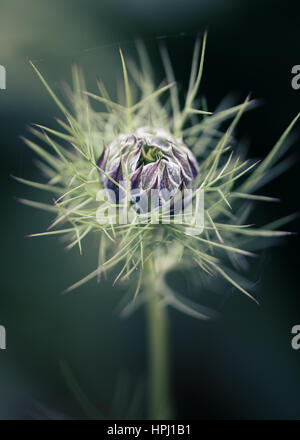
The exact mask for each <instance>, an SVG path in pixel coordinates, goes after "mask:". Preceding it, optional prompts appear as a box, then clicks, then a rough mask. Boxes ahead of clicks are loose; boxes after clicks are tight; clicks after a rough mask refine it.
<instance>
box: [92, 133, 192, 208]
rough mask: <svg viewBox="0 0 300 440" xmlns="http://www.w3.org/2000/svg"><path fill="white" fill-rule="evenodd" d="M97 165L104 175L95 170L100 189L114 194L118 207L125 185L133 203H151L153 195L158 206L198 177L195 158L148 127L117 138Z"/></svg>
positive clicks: (175, 142)
mask: <svg viewBox="0 0 300 440" xmlns="http://www.w3.org/2000/svg"><path fill="white" fill-rule="evenodd" d="M97 165H98V167H99V168H100V169H101V170H103V171H104V172H105V174H104V173H102V172H101V171H100V170H99V175H100V180H101V182H102V184H103V186H104V187H105V188H107V189H110V190H113V191H114V193H115V195H116V200H117V202H118V203H120V201H121V200H122V198H123V197H124V196H125V191H124V190H122V188H124V186H125V187H126V186H127V187H128V184H129V186H130V188H129V190H130V193H131V194H134V198H135V200H137V201H140V200H141V199H146V198H147V199H148V200H150V198H151V197H152V199H153V196H152V194H153V192H154V193H156V194H157V203H158V204H159V205H160V206H162V205H163V204H164V203H165V202H169V201H172V199H174V197H175V196H176V195H177V194H178V193H179V192H181V191H183V190H184V189H185V188H186V187H187V186H188V184H189V183H190V182H191V181H193V179H194V178H195V177H196V176H197V174H198V173H199V168H198V164H197V161H196V158H195V156H194V155H193V153H192V152H191V150H190V149H189V148H188V147H187V146H186V145H185V144H184V143H183V141H182V140H181V139H176V138H173V137H172V136H171V135H170V134H169V133H168V132H167V131H165V130H162V129H153V128H149V127H142V128H139V129H138V130H136V131H135V132H134V133H132V134H130V135H123V134H120V135H119V136H118V137H117V138H116V139H115V140H113V142H111V144H109V145H108V146H106V147H105V148H104V150H103V153H102V155H101V157H100V158H99V160H98V162H97ZM108 176H109V177H110V179H111V180H110V179H109V177H108ZM127 189H128V188H127ZM151 190H152V191H151ZM150 192H151V195H150Z"/></svg>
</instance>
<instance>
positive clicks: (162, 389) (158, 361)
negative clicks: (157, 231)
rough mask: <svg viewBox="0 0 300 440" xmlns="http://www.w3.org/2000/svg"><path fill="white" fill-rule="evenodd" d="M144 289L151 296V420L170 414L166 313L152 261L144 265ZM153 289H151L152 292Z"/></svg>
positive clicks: (148, 307)
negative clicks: (148, 290)
mask: <svg viewBox="0 0 300 440" xmlns="http://www.w3.org/2000/svg"><path fill="white" fill-rule="evenodd" d="M144 270H145V275H146V277H145V278H146V282H147V288H148V289H149V288H151V296H150V297H149V299H148V302H147V321H148V337H149V395H150V401H149V416H150V419H153V420H159V419H170V418H171V417H172V410H171V398H170V372H169V366H170V365H169V343H168V342H169V341H168V320H167V318H168V316H167V313H166V309H165V306H164V305H162V304H161V303H160V298H159V295H158V293H159V292H158V291H157V290H158V285H157V280H156V274H155V273H154V268H153V265H152V262H151V261H150V262H148V263H147V265H146V267H145V269H144ZM153 290H154V292H153Z"/></svg>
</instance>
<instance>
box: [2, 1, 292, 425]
mask: <svg viewBox="0 0 300 440" xmlns="http://www.w3.org/2000/svg"><path fill="white" fill-rule="evenodd" d="M299 12H300V8H299V5H298V4H297V2H293V1H289V2H282V1H278V0H273V1H270V0H265V1H264V2H261V1H258V0H252V1H249V0H248V1H241V0H226V1H225V0H198V1H193V0H177V1H176V2H174V1H171V0H152V1H139V0H110V1H107V2H106V1H92V0H85V1H83V0H73V1H66V0H64V1H58V0H53V1H51V2H49V1H45V0H39V1H38V0H27V1H26V2H24V1H21V0H1V6H0V64H1V65H4V66H5V67H6V70H7V90H1V91H0V114H1V119H0V127H1V128H0V130H1V137H0V143H1V160H0V167H1V172H0V179H1V196H2V205H1V216H0V221H1V266H0V267H1V284H0V289H1V293H0V324H2V325H4V326H5V327H6V330H7V349H6V350H1V351H0V419H18V418H22V419H32V418H34V419H36V418H72V419H82V418H88V417H97V416H99V414H98V413H97V411H100V412H101V413H103V414H104V415H105V417H109V418H112V417H116V418H122V417H123V416H124V412H123V407H124V405H125V407H128V405H129V403H130V402H132V400H133V398H134V396H135V395H136V392H137V391H138V388H139V386H140V385H141V389H143V381H144V380H145V378H146V376H145V371H146V360H147V347H146V342H147V341H146V332H145V320H144V310H143V309H140V310H139V311H138V312H136V313H135V314H134V315H133V316H132V317H130V318H129V319H127V320H121V319H120V318H119V316H118V313H117V310H118V308H117V306H118V304H119V300H120V297H121V296H122V295H123V294H124V292H125V287H122V288H120V289H113V288H112V287H111V283H110V282H109V281H103V283H102V284H100V285H96V283H90V284H87V285H86V286H85V287H83V288H81V289H79V290H78V291H75V292H74V293H72V294H70V295H66V296H61V295H60V292H61V291H62V290H63V289H64V288H65V287H67V286H68V285H69V284H71V283H72V282H73V281H74V280H77V279H79V277H80V276H81V275H82V276H83V275H85V274H87V273H88V271H90V270H91V269H93V262H94V253H95V249H94V243H93V242H92V241H90V242H89V244H86V246H85V248H84V253H85V255H84V256H82V257H80V256H79V255H78V252H77V251H75V250H74V251H73V252H70V253H67V252H66V251H65V250H64V248H63V245H62V244H61V243H60V242H59V241H58V240H56V239H52V238H43V239H42V238H41V239H26V238H24V237H25V235H26V234H27V233H30V232H37V231H42V230H44V229H45V228H46V226H47V225H48V222H49V220H50V217H49V216H48V214H46V213H43V212H40V211H36V210H33V209H31V208H29V207H24V206H22V205H20V204H18V203H17V202H16V201H15V199H14V197H15V196H22V197H26V198H29V199H31V198H32V199H34V198H35V199H39V198H40V197H44V196H43V195H40V194H39V193H38V191H35V190H33V189H30V188H26V187H23V186H21V185H19V184H18V183H16V182H14V181H13V180H12V179H11V178H10V174H14V175H18V176H21V177H23V178H29V179H34V178H38V177H39V173H38V171H37V169H36V167H35V165H34V157H33V155H32V153H31V152H30V151H29V150H28V149H27V148H26V147H25V146H24V145H23V144H22V142H21V140H20V139H19V135H21V134H24V133H25V132H26V125H28V124H31V123H32V122H36V123H41V124H47V125H49V126H52V127H55V121H54V119H53V117H54V116H57V115H59V114H58V110H57V108H56V107H55V104H54V103H53V102H52V100H51V98H50V97H49V96H48V94H47V92H46V91H45V90H44V89H43V87H42V85H41V83H40V82H39V80H38V79H37V77H36V76H35V74H34V72H33V70H32V69H31V67H30V66H29V64H28V63H27V61H26V56H29V57H30V58H31V59H32V60H33V61H34V62H35V64H36V65H37V66H38V68H39V69H40V70H41V71H42V73H43V74H44V75H45V77H46V78H47V80H48V81H49V83H50V85H51V87H52V88H53V89H54V90H55V91H56V92H59V89H60V82H61V80H66V81H69V80H70V79H71V69H70V68H71V64H72V62H74V61H75V62H77V63H78V64H80V65H81V66H82V68H83V70H84V72H85V74H86V77H87V83H88V88H89V90H91V91H96V83H95V78H96V76H101V78H102V79H103V80H104V81H105V83H106V84H107V87H108V89H109V90H110V91H111V93H112V95H114V90H115V80H116V79H117V78H119V77H120V74H121V66H120V60H119V56H118V44H120V45H121V47H122V49H123V51H124V53H125V55H127V56H135V46H134V40H135V38H136V37H140V38H142V39H143V40H144V41H145V43H146V45H147V47H148V49H149V52H150V55H151V59H152V60H153V67H154V70H155V72H156V74H157V80H158V82H160V81H161V79H163V70H162V66H161V64H160V61H159V53H158V50H157V43H158V40H160V39H164V41H165V43H166V44H167V47H168V49H169V51H170V56H171V58H172V61H173V63H174V69H175V73H176V78H177V80H178V81H180V82H181V83H182V88H183V89H184V87H185V86H186V85H187V81H188V72H189V68H190V62H191V55H192V50H193V41H194V38H195V36H196V33H197V32H198V31H200V32H202V31H203V30H204V28H205V27H206V26H207V25H208V26H209V39H208V48H207V57H206V64H205V70H204V79H203V83H202V90H201V93H202V94H203V95H205V96H206V98H207V101H208V106H209V108H211V109H214V108H215V106H216V105H217V104H218V103H219V101H220V100H221V99H222V98H223V97H224V96H225V95H228V94H229V93H231V94H232V96H235V97H236V98H237V99H239V100H242V99H244V97H245V96H246V95H247V94H248V92H251V93H252V96H253V97H255V98H260V99H261V106H260V107H259V108H257V109H256V110H255V111H252V112H250V113H248V114H247V116H246V117H245V118H244V119H243V121H242V122H241V125H240V128H239V130H238V132H237V134H238V135H239V133H240V134H241V135H242V136H243V137H247V138H249V140H250V145H249V153H250V154H251V156H253V157H262V156H264V155H265V154H266V153H267V152H268V151H269V149H270V148H271V147H272V145H273V144H274V142H275V141H276V140H277V138H278V137H279V136H280V135H281V133H282V131H283V130H284V129H285V128H286V126H287V125H288V124H289V122H290V121H291V119H292V118H293V117H294V116H295V115H296V114H297V113H298V112H299V110H300V91H296V90H293V89H292V87H291V78H292V75H291V68H292V66H293V65H295V64H300V35H299V32H300V30H299V23H298V17H299ZM299 133H300V126H299V124H298V126H297V127H296V129H295V134H296V139H295V143H294V146H293V148H292V149H291V154H292V156H293V158H294V159H293V160H294V162H295V163H294V165H293V167H292V168H290V170H289V171H288V172H287V173H285V174H284V175H282V176H281V177H279V178H278V179H277V180H276V182H273V183H272V184H270V185H268V187H267V188H266V189H265V191H264V193H265V194H267V195H272V196H277V197H280V198H281V204H276V205H275V206H273V205H272V206H270V205H269V204H268V205H266V206H265V205H258V207H257V211H256V217H255V219H256V220H257V222H258V223H260V224H264V223H267V222H268V221H270V220H271V219H272V218H277V217H280V216H284V215H286V214H290V213H293V212H295V211H297V210H299V184H300V181H299V162H298V160H299V154H298V151H299V150H298V148H299ZM289 228H290V230H293V231H297V224H296V223H295V222H294V223H293V224H291V225H289ZM249 277H250V279H251V280H252V281H253V283H254V284H256V288H257V289H256V297H257V298H258V299H259V301H260V306H257V305H255V303H253V302H251V301H250V300H249V299H247V298H245V297H243V296H242V294H239V293H237V292H235V291H233V290H232V289H231V287H230V286H228V285H226V284H225V283H224V286H223V288H222V290H223V291H222V293H223V294H224V298H225V300H224V302H223V306H222V308H221V310H220V311H221V318H220V319H219V320H218V321H215V322H209V323H207V322H201V321H198V320H195V319H193V318H190V317H187V316H185V315H181V314H179V313H178V312H176V311H173V310H170V325H171V333H172V367H173V376H172V385H173V396H174V401H175V403H176V417H178V418H181V419H184V418H186V419H299V418H300V398H299V396H300V351H294V350H292V348H291V342H290V341H291V328H292V326H293V325H295V324H300V309H299V306H300V301H299V294H300V292H299V242H298V238H297V237H295V236H293V237H292V238H289V239H288V240H286V241H285V242H284V243H283V245H282V246H280V247H277V248H268V249H266V250H265V252H263V254H262V257H261V258H260V260H259V262H258V266H256V267H255V268H254V269H253V273H250V274H249ZM190 289H192V287H190ZM190 294H191V295H192V296H193V297H194V298H195V297H197V295H199V297H200V298H201V292H198V291H191V292H190ZM137 384H140V385H137ZM78 385H79V386H80V390H79V389H78ZM81 392H84V393H85V394H86V395H87V396H88V399H89V401H88V402H87V401H86V399H85V397H84V396H83V395H80V396H79V394H80V393H81ZM79 397H80V399H78V398H79ZM143 397H144V396H143V391H142V392H141V399H142V400H143ZM79 400H80V402H79ZM114 402H115V404H114ZM128 402H129V403H128ZM122 405H123V406H122ZM138 407H139V408H138V412H137V413H136V417H143V416H144V409H143V405H142V404H139V405H138ZM87 413H88V414H89V415H88V414H87Z"/></svg>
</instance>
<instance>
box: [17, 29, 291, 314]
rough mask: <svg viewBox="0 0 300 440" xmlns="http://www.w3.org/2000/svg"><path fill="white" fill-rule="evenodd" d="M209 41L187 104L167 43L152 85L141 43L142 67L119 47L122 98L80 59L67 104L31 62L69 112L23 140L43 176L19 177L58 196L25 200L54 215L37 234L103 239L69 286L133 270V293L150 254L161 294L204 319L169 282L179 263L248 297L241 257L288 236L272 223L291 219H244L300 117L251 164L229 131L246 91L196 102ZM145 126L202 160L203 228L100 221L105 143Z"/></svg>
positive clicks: (199, 54) (77, 240) (197, 185)
mask: <svg viewBox="0 0 300 440" xmlns="http://www.w3.org/2000/svg"><path fill="white" fill-rule="evenodd" d="M205 44H206V34H205V35H204V38H203V43H202V49H201V44H200V40H199V39H197V41H196V44H195V50H194V58H193V61H192V69H191V75H190V82H189V88H188V91H187V94H186V97H185V103H184V105H183V108H181V107H180V101H179V97H178V96H179V93H178V88H177V84H176V83H175V81H174V74H173V70H172V66H171V63H170V59H169V56H168V54H167V51H166V49H165V48H164V47H163V48H162V59H163V63H164V66H165V69H166V75H167V83H165V84H163V85H161V86H160V87H159V88H156V87H155V85H154V81H153V73H152V71H151V63H150V61H149V59H148V57H147V53H146V51H145V49H144V46H143V44H142V43H141V42H138V44H137V49H138V54H139V59H140V63H141V69H140V68H138V67H137V66H136V64H135V63H133V62H132V61H131V62H128V64H127V65H126V63H125V60H124V57H123V54H122V52H121V51H120V53H121V61H122V63H121V64H122V70H123V76H124V89H125V93H124V95H125V102H124V103H122V102H121V101H120V102H114V101H112V100H111V99H110V97H109V95H108V92H107V90H106V89H105V87H104V85H103V83H102V82H101V81H98V88H99V92H100V94H99V95H96V94H93V93H89V92H87V91H86V88H85V84H84V80H83V76H82V74H81V73H80V71H79V70H78V68H77V67H74V69H73V83H74V87H73V90H72V91H71V90H68V93H69V97H70V100H71V106H72V110H71V111H69V110H67V108H66V106H65V105H64V104H62V103H61V101H60V100H59V99H58V98H57V96H56V95H55V94H54V93H53V91H52V90H51V88H50V87H49V85H48V84H47V82H46V81H45V80H44V78H43V77H42V75H41V74H40V72H39V71H38V70H37V68H36V67H35V66H33V64H32V63H31V64H32V66H33V68H34V69H35V71H36V72H37V74H38V76H39V77H40V79H41V80H42V82H43V84H44V86H45V87H46V88H47V90H48V91H49V93H50V95H51V96H52V98H53V99H54V100H55V101H56V103H57V105H58V107H59V109H60V110H61V112H62V113H63V119H62V120H61V119H57V122H58V125H59V126H60V128H56V129H54V128H48V127H44V126H40V125H36V126H35V127H34V128H32V129H31V132H32V133H33V134H34V135H35V136H36V138H37V139H38V141H36V142H33V141H31V140H28V139H26V140H25V142H26V144H27V145H28V146H29V147H30V148H31V149H32V150H34V152H35V153H37V154H38V155H39V156H40V158H41V159H42V162H41V163H40V167H41V169H42V171H43V172H44V175H45V181H44V183H42V184H41V183H36V182H31V181H29V180H25V179H18V180H19V181H20V182H22V183H25V184H27V185H32V186H34V187H37V188H40V189H41V190H44V191H49V192H50V193H52V197H53V194H54V195H55V202H54V204H53V203H49V204H48V205H46V204H42V203H39V202H31V201H28V200H23V199H22V200H21V201H23V202H24V203H25V204H28V205H31V206H33V207H37V208H40V209H46V210H49V211H50V212H52V213H54V214H55V219H54V220H53V222H52V223H51V225H50V226H49V228H48V231H46V232H41V233H36V234H31V236H32V237H33V236H34V237H41V236H46V235H63V236H64V238H65V239H66V240H67V241H68V248H72V247H74V246H78V248H79V250H80V252H82V242H83V239H84V238H85V237H86V236H87V235H88V234H91V233H93V234H94V236H95V238H96V239H97V240H99V261H98V262H97V263H96V264H95V270H94V271H93V272H91V273H90V274H89V275H87V276H86V277H85V278H84V279H82V280H80V281H78V282H76V283H75V284H74V285H73V286H71V287H69V288H68V289H67V290H66V292H69V291H71V290H73V289H74V288H76V287H79V286H81V285H83V284H84V283H86V282H87V281H89V280H91V279H93V278H98V279H99V278H100V276H101V274H102V273H103V272H105V271H106V270H108V269H112V268H115V269H118V272H117V274H115V282H117V281H120V280H126V279H129V278H130V277H131V278H133V279H134V280H136V288H135V289H133V292H132V297H133V298H136V297H137V295H138V293H139V292H140V290H141V287H142V286H143V267H144V265H145V263H146V262H147V261H148V260H149V259H151V260H152V261H153V262H154V265H153V270H154V271H155V277H156V282H157V283H158V282H159V283H160V287H161V288H160V289H156V291H157V292H159V293H158V294H159V295H160V297H161V301H162V302H163V303H165V304H171V305H173V306H175V307H177V308H178V309H180V310H182V311H184V312H186V313H189V314H191V315H193V316H196V317H200V318H205V317H207V316H208V314H207V310H206V309H201V308H200V306H198V305H196V304H192V303H191V302H190V301H186V299H185V298H184V296H179V295H178V293H177V292H173V291H172V290H171V288H170V287H169V286H168V285H167V283H166V281H165V275H166V273H168V271H170V270H172V269H174V268H175V267H177V266H180V265H181V266H182V267H191V266H193V267H195V266H196V267H198V268H199V270H200V271H201V273H202V274H204V273H206V274H209V275H213V276H214V275H219V276H221V277H223V278H224V279H225V280H226V281H227V282H229V283H231V284H232V285H233V286H234V287H235V288H237V289H238V290H240V291H241V292H243V293H244V294H246V295H248V296H250V297H251V298H252V296H251V295H250V293H249V292H248V291H247V290H246V289H245V286H244V284H243V281H242V282H241V281H240V280H241V279H242V277H241V276H240V275H239V272H240V271H241V269H242V268H244V267H245V259H246V258H247V257H251V256H253V254H252V251H253V250H255V251H257V250H259V248H260V247H261V246H262V241H261V238H262V237H280V236H284V235H286V234H288V233H287V232H284V231H278V230H277V231H274V230H273V228H275V227H276V228H277V227H281V226H282V225H284V223H285V222H286V221H288V220H290V217H288V218H286V219H282V220H281V221H278V222H277V223H276V222H275V223H274V224H270V225H266V226H265V227H259V228H257V227H252V226H251V225H248V224H247V217H248V215H249V213H250V211H251V208H252V206H253V205H252V202H253V201H257V202H272V201H275V200H276V199H273V198H270V197H265V196H264V195H261V194H260V193H258V192H257V191H258V190H260V188H261V187H262V186H263V185H264V184H265V183H266V182H269V181H270V180H271V179H272V178H273V177H276V176H277V175H278V173H279V172H281V171H283V170H284V168H285V166H286V162H285V161H282V162H279V159H281V157H282V155H283V153H284V152H285V149H286V148H285V145H286V144H284V141H285V140H286V138H287V136H288V134H289V132H290V131H291V130H292V128H293V126H294V125H295V123H296V121H297V120H298V118H299V115H297V116H296V117H295V119H294V120H293V121H292V122H291V123H290V125H289V126H288V128H287V129H286V130H285V132H284V133H283V135H282V136H281V138H280V139H279V141H278V142H277V143H276V145H275V146H274V148H273V149H272V150H271V151H270V153H269V155H268V156H267V157H266V158H265V159H264V160H262V161H261V162H255V161H252V160H245V159H243V154H244V152H243V149H242V146H241V145H239V143H238V142H237V141H236V140H235V139H234V137H233V135H234V130H235V128H236V126H237V124H238V122H239V120H240V118H241V117H242V115H243V114H244V112H245V111H246V110H248V109H250V108H251V107H253V102H252V101H250V100H249V98H246V99H245V101H244V102H243V103H242V104H240V105H236V106H235V107H232V108H228V109H226V110H222V111H216V112H214V113H212V114H211V112H209V111H207V109H206V108H200V107H199V99H198V98H199V95H198V92H199V85H200V83H201V76H202V72H203V61H204V51H205ZM90 100H93V101H95V102H99V103H100V104H102V106H103V109H102V111H95V110H94V109H92V108H91V106H90ZM230 120H231V122H230ZM226 125H227V127H226ZM144 126H148V127H153V128H155V129H163V130H166V131H167V132H169V133H170V134H171V135H172V136H174V137H176V138H180V139H182V140H183V142H184V143H185V144H186V145H187V146H188V147H189V148H190V149H191V150H192V152H193V153H194V155H195V157H196V158H197V160H198V164H199V169H200V172H199V175H198V176H197V178H196V180H195V181H194V189H195V191H194V197H196V196H197V193H198V192H199V191H200V190H202V191H204V201H205V224H204V231H203V233H202V234H201V235H189V234H188V232H187V231H188V229H187V228H186V225H184V224H182V225H178V224H174V223H171V224H151V223H149V222H148V223H143V224H142V223H138V222H136V221H135V219H134V218H133V219H132V221H131V223H130V224H112V222H110V221H109V219H108V221H107V223H106V224H103V225H100V224H99V223H98V222H97V219H96V212H97V209H98V207H99V205H101V203H106V202H105V201H97V193H98V191H99V189H101V184H100V180H99V176H98V175H99V172H100V173H104V174H105V172H104V171H103V170H102V169H100V168H99V167H98V166H97V159H98V158H99V156H100V154H101V153H102V151H103V148H104V146H105V145H109V144H110V143H111V142H112V141H113V140H114V139H115V138H116V137H117V136H118V135H119V134H131V133H134V132H135V131H136V130H138V129H139V128H140V127H144ZM224 128H225V129H224ZM41 142H43V146H41V144H40V143H41ZM106 177H107V176H106ZM108 177H109V176H108ZM114 183H115V184H117V185H118V184H119V183H118V182H114ZM142 290H143V289H142ZM148 290H149V289H148ZM146 298H147V295H146V293H145V294H144V295H143V294H141V295H139V301H137V302H136V303H133V304H131V306H130V307H131V308H134V307H136V305H137V304H138V303H139V302H140V300H143V299H146ZM130 307H127V308H125V310H124V312H123V313H124V314H126V313H127V312H128V311H129V309H130Z"/></svg>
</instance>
